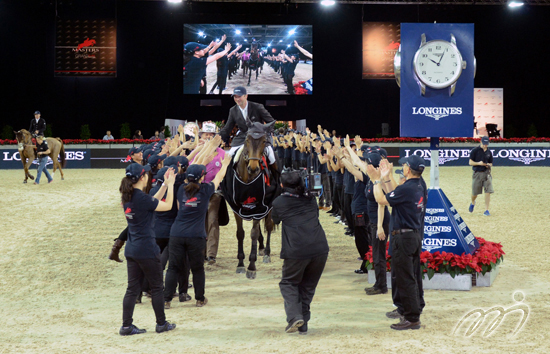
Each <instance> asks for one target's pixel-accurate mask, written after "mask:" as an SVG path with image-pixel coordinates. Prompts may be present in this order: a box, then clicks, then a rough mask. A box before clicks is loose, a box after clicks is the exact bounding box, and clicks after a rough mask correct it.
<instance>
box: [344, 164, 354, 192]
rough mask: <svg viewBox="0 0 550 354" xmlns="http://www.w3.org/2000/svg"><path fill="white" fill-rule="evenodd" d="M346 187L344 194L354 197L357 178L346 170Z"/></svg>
mask: <svg viewBox="0 0 550 354" xmlns="http://www.w3.org/2000/svg"><path fill="white" fill-rule="evenodd" d="M344 185H345V186H346V188H345V189H344V193H346V194H351V195H353V192H354V188H355V177H353V175H352V174H351V172H349V171H348V170H346V171H345V172H344Z"/></svg>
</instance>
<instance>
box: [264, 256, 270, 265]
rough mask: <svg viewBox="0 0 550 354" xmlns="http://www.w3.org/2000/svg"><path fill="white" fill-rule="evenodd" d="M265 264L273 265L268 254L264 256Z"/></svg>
mask: <svg viewBox="0 0 550 354" xmlns="http://www.w3.org/2000/svg"><path fill="white" fill-rule="evenodd" d="M264 263H271V257H269V256H268V255H267V254H266V255H265V256H264Z"/></svg>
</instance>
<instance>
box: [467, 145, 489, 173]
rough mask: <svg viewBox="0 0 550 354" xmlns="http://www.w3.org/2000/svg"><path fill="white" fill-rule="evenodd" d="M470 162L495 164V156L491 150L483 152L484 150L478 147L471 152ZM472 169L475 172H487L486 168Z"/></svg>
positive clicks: (473, 167)
mask: <svg viewBox="0 0 550 354" xmlns="http://www.w3.org/2000/svg"><path fill="white" fill-rule="evenodd" d="M470 160H472V161H474V162H481V161H483V162H485V163H493V154H492V153H491V150H489V148H487V151H483V148H482V147H481V146H478V147H476V148H474V149H473V150H472V152H470ZM472 169H473V170H474V171H475V172H484V171H485V170H487V167H486V166H472Z"/></svg>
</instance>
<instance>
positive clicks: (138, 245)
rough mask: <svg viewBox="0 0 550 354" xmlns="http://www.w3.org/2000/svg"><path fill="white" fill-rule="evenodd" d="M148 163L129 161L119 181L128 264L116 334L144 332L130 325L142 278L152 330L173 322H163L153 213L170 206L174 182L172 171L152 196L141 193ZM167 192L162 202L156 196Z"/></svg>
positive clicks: (161, 329)
mask: <svg viewBox="0 0 550 354" xmlns="http://www.w3.org/2000/svg"><path fill="white" fill-rule="evenodd" d="M150 169H151V167H150V166H141V165H140V164H137V163H132V164H130V165H129V166H128V167H127V168H126V177H124V178H123V179H122V181H121V183H120V188H119V191H120V193H121V199H122V207H123V210H124V215H125V216H126V221H127V222H128V241H127V243H126V248H125V250H124V256H125V257H126V264H127V265H128V288H127V289H126V295H124V301H123V304H122V321H123V322H122V327H120V331H119V334H120V335H122V336H128V335H133V334H141V333H144V332H146V330H144V329H139V328H137V327H136V326H135V325H134V324H133V318H132V317H133V314H134V307H135V306H136V300H137V298H138V296H139V295H140V293H141V287H142V284H143V280H144V279H147V280H148V282H149V285H150V286H151V295H152V305H153V310H154V311H155V316H156V319H157V325H156V332H158V333H161V332H166V331H171V330H173V329H174V328H176V325H175V324H173V323H169V322H168V321H166V316H165V314H164V308H163V298H162V288H163V284H162V266H161V263H160V249H159V247H158V246H157V244H156V242H155V232H154V230H153V212H154V211H168V210H170V209H171V208H172V201H173V194H174V181H175V176H174V174H173V172H169V173H168V174H167V175H165V185H163V186H162V187H161V188H160V189H159V191H158V193H157V194H156V195H155V196H149V195H147V194H146V193H144V192H143V190H144V188H145V187H146V186H147V179H148V178H149V175H148V174H147V172H148V171H149V170H150ZM164 193H167V195H166V201H165V202H163V201H159V198H160V197H161V196H163V195H164Z"/></svg>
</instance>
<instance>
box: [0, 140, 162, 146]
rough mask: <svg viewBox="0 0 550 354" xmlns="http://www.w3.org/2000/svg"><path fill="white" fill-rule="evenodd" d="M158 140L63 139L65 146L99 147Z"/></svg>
mask: <svg viewBox="0 0 550 354" xmlns="http://www.w3.org/2000/svg"><path fill="white" fill-rule="evenodd" d="M155 141H158V140H155V139H153V140H150V139H115V140H102V139H63V144H65V145H71V144H99V145H108V144H138V145H141V144H149V143H152V142H155ZM0 145H17V140H10V139H5V140H2V139H0Z"/></svg>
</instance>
